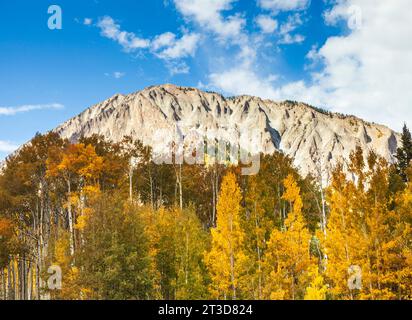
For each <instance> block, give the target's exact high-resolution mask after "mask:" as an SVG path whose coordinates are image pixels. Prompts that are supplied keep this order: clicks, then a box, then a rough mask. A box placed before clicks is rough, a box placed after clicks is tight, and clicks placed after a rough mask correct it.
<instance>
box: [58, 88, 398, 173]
mask: <svg viewBox="0 0 412 320" xmlns="http://www.w3.org/2000/svg"><path fill="white" fill-rule="evenodd" d="M159 130H160V131H163V132H169V133H170V134H169V136H171V135H172V134H173V133H174V132H176V131H177V132H178V134H180V135H181V136H186V135H190V134H191V132H193V131H196V133H198V134H200V135H204V136H207V138H208V139H216V138H217V139H219V138H220V139H224V140H226V141H230V142H238V143H239V144H240V147H241V148H242V149H245V150H247V151H250V152H263V153H273V152H274V151H275V150H280V151H283V152H284V153H285V154H287V155H289V156H291V157H292V158H293V159H294V164H295V165H296V166H297V167H298V168H299V170H300V172H301V173H302V174H303V175H306V174H308V173H314V172H317V171H318V170H319V168H324V167H327V166H330V165H333V164H334V163H336V162H337V161H341V160H345V159H348V158H349V154H350V152H351V151H352V150H353V149H354V148H355V147H356V146H357V145H359V146H361V147H362V149H363V150H366V151H368V150H374V151H376V152H377V153H378V154H379V155H381V156H383V157H384V158H386V159H387V160H388V161H393V160H394V159H393V154H394V153H395V150H396V148H397V145H398V141H399V136H398V134H397V133H395V132H394V131H392V130H391V129H389V128H387V127H385V126H382V125H377V124H371V123H368V122H365V121H363V120H361V119H358V118H356V117H353V116H343V115H339V114H333V113H328V112H324V111H322V110H318V109H315V108H313V107H311V106H309V105H306V104H304V103H297V102H288V101H286V102H273V101H270V100H262V99H260V98H257V97H251V96H239V97H233V98H225V97H223V96H222V95H220V94H217V93H209V92H203V91H201V90H198V89H194V88H186V87H177V86H174V85H162V86H155V87H149V88H146V89H144V90H142V91H139V92H136V93H133V94H130V95H115V96H113V97H112V98H110V99H108V100H106V101H104V102H102V103H99V104H97V105H94V106H92V107H91V108H89V109H87V110H86V111H84V112H83V113H81V114H80V115H78V116H76V117H74V118H72V119H71V120H69V121H67V122H65V123H64V124H62V125H61V126H59V127H58V128H56V129H55V130H54V131H55V132H57V133H59V134H60V135H61V136H62V137H63V138H67V139H69V140H71V141H76V140H77V139H79V138H80V137H81V136H86V137H87V136H90V135H93V134H99V135H103V136H105V137H106V138H107V139H109V140H112V141H114V142H116V141H120V140H122V138H123V137H124V136H131V137H133V138H134V139H136V140H141V141H142V142H143V143H144V144H146V145H150V146H152V147H153V148H154V150H156V148H157V149H158V150H160V149H161V148H162V147H163V146H160V145H162V144H163V143H164V142H165V141H159V138H158V137H157V133H158V132H159ZM251 137H254V138H251ZM322 170H323V169H322Z"/></svg>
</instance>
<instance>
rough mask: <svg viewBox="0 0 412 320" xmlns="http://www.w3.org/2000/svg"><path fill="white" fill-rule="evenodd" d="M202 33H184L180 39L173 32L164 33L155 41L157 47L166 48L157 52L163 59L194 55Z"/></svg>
mask: <svg viewBox="0 0 412 320" xmlns="http://www.w3.org/2000/svg"><path fill="white" fill-rule="evenodd" d="M199 40H200V35H199V34H197V33H191V34H184V35H183V36H182V37H181V38H180V39H178V40H176V37H175V36H174V35H173V36H172V34H171V33H167V34H163V35H161V36H160V38H157V41H155V47H159V46H160V48H164V49H163V50H162V51H160V52H158V53H157V56H158V57H159V58H161V59H165V60H172V59H181V58H186V57H189V56H193V55H194V54H195V52H196V49H197V46H198V43H199Z"/></svg>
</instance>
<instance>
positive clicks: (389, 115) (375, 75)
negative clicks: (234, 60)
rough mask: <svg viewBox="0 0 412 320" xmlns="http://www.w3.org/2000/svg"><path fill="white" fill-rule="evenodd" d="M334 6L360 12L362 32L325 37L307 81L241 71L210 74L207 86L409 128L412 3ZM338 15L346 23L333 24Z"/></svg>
mask: <svg viewBox="0 0 412 320" xmlns="http://www.w3.org/2000/svg"><path fill="white" fill-rule="evenodd" d="M336 6H341V7H342V6H346V7H347V8H350V7H353V6H356V7H357V8H361V13H362V17H363V21H362V24H361V25H362V28H360V29H353V30H351V32H350V33H349V34H348V35H345V36H336V37H330V38H329V39H327V41H326V43H325V44H324V45H323V46H321V47H320V48H319V49H318V50H316V49H314V48H312V49H311V51H310V54H309V56H308V58H312V59H316V60H317V61H318V62H320V63H321V64H322V66H321V68H320V70H318V71H317V72H316V73H313V75H312V80H311V81H310V82H305V81H303V80H300V81H295V82H290V83H287V84H285V85H278V86H276V85H275V84H274V83H271V82H270V81H269V80H268V79H267V78H265V77H262V76H261V75H259V74H258V73H257V72H256V71H255V69H253V68H252V67H250V66H249V67H248V66H245V67H242V68H234V69H229V70H228V71H224V72H220V73H213V74H211V76H210V81H211V83H210V84H211V85H213V86H215V87H216V88H219V89H221V90H223V91H225V92H227V93H231V94H241V93H248V94H253V95H259V96H262V97H266V98H271V99H274V100H284V99H292V100H300V101H304V102H307V103H311V104H313V105H316V106H321V107H329V108H330V109H331V110H332V111H336V112H341V113H346V114H355V115H357V116H359V117H361V118H364V119H366V120H369V121H373V122H377V123H383V124H386V125H388V126H390V127H392V128H394V129H398V130H399V129H400V128H401V126H402V124H403V122H405V121H406V122H407V123H409V124H411V123H412V90H411V83H412V42H411V41H410V39H412V28H410V12H412V2H411V1H409V0H398V1H397V2H396V4H395V3H394V2H388V1H379V2H378V1H375V0H338V1H336V2H335V7H334V8H336ZM336 10H338V9H336ZM339 10H341V9H339ZM330 12H333V8H332V11H330ZM336 12H338V11H336ZM341 12H344V11H341ZM338 16H341V17H346V18H351V17H350V16H349V17H348V16H345V15H343V14H339V15H335V17H336V18H334V19H338V18H337V17H338ZM325 17H326V15H325ZM331 21H333V19H332V20H331V19H330V18H329V20H328V22H329V23H330V22H331ZM334 21H336V22H337V21H338V20H334Z"/></svg>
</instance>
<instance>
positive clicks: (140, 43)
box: [97, 16, 150, 52]
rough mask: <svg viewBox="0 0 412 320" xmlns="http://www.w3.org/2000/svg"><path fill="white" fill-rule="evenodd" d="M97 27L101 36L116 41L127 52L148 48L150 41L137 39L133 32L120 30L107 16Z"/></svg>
mask: <svg viewBox="0 0 412 320" xmlns="http://www.w3.org/2000/svg"><path fill="white" fill-rule="evenodd" d="M97 27H99V28H100V31H101V35H102V36H104V37H106V38H109V39H111V40H114V41H116V42H117V43H118V44H119V45H121V46H122V47H123V49H124V50H125V51H127V52H131V51H135V50H137V49H142V48H148V47H149V46H150V41H149V40H146V39H141V38H139V37H137V36H136V35H135V34H134V33H133V32H127V31H123V30H121V29H120V25H118V24H117V23H116V22H115V21H114V20H113V18H111V17H109V16H105V17H103V18H101V19H100V20H99V22H98V23H97Z"/></svg>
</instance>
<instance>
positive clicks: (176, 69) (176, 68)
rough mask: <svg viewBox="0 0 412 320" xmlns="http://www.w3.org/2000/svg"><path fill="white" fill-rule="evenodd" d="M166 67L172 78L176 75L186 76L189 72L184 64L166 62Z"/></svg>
mask: <svg viewBox="0 0 412 320" xmlns="http://www.w3.org/2000/svg"><path fill="white" fill-rule="evenodd" d="M166 66H167V68H168V69H169V72H170V74H171V75H172V76H173V75H176V74H188V73H189V71H190V68H189V66H188V65H187V64H186V63H185V62H176V61H167V62H166Z"/></svg>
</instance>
